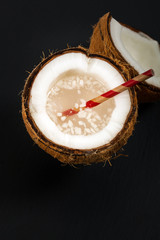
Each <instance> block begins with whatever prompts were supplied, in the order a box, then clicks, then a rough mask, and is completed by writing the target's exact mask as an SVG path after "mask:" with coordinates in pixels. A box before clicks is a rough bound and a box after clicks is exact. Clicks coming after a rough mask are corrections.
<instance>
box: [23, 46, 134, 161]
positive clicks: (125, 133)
mask: <svg viewBox="0 0 160 240" xmlns="http://www.w3.org/2000/svg"><path fill="white" fill-rule="evenodd" d="M70 52H81V53H83V54H86V55H87V56H89V57H93V58H95V57H96V58H99V59H102V60H104V61H107V62H108V63H110V64H111V65H112V66H113V67H115V68H116V69H117V70H118V71H119V72H120V74H121V75H122V77H123V79H124V81H126V79H127V73H126V72H123V73H121V68H120V66H119V65H117V64H116V63H115V62H114V61H113V60H110V59H108V58H106V57H102V56H99V55H96V54H89V53H88V51H87V50H85V49H84V48H81V47H78V48H70V49H65V50H62V51H58V52H56V53H54V54H51V55H50V56H49V57H47V58H46V59H43V60H42V62H41V63H39V65H38V66H36V67H35V69H34V70H33V71H32V72H31V73H30V74H29V76H28V78H27V80H26V82H25V86H24V90H23V93H22V117H23V120H24V123H25V126H26V129H27V131H28V133H29V135H30V136H31V138H32V139H33V140H34V142H35V143H36V144H38V146H39V147H40V148H42V149H43V150H44V151H46V152H47V153H49V154H50V155H51V156H53V157H54V158H57V159H58V160H59V161H61V162H63V163H68V164H71V165H72V164H86V165H88V164H91V163H96V162H106V161H110V159H111V158H112V157H115V154H116V153H117V151H119V150H120V149H121V148H122V146H124V145H125V144H126V143H127V140H128V138H129V137H130V136H131V134H132V131H133V129H134V125H135V122H136V118H137V96H136V91H135V88H134V87H133V88H131V89H129V94H130V98H131V109H130V112H129V114H128V117H127V119H126V121H125V124H124V127H123V128H122V129H121V131H120V132H119V133H118V134H117V136H116V137H115V138H114V139H113V140H112V141H111V142H110V143H108V144H106V145H103V146H100V147H97V148H93V149H86V150H85V149H84V150H79V149H72V148H68V147H65V146H61V145H57V144H56V143H54V142H52V141H50V140H49V139H48V138H47V137H46V136H45V135H44V134H43V133H42V132H41V131H40V130H39V129H38V127H37V125H36V123H35V122H34V119H33V118H32V116H31V114H30V110H29V101H30V91H31V88H32V84H33V82H34V79H35V77H36V76H37V74H38V73H39V71H41V69H42V68H43V67H44V66H45V65H46V64H47V63H48V62H50V61H51V60H53V59H54V58H56V57H58V56H60V55H62V54H66V53H70Z"/></svg>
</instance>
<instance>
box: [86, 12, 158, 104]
mask: <svg viewBox="0 0 160 240" xmlns="http://www.w3.org/2000/svg"><path fill="white" fill-rule="evenodd" d="M111 19H112V16H111V14H110V13H109V12H108V13H106V14H105V15H104V16H102V17H101V18H100V19H99V21H98V23H97V24H96V25H95V26H94V28H93V34H92V36H91V39H90V46H89V52H90V53H91V54H94V53H96V54H100V55H102V56H105V57H107V58H110V59H112V60H113V61H114V62H116V63H117V64H119V65H120V66H121V71H122V72H124V71H125V72H126V73H127V78H128V79H130V78H133V77H135V76H137V75H138V74H139V73H138V72H137V71H136V70H135V69H134V67H133V66H131V65H130V64H129V63H128V62H127V61H126V60H125V58H124V57H123V56H122V55H121V53H120V52H119V50H118V49H117V48H116V47H115V45H114V43H113V40H112V37H111V31H110V21H111ZM121 24H122V23H121ZM122 25H124V26H125V27H128V28H129V29H131V30H132V31H135V32H142V31H139V30H137V29H135V28H133V27H130V26H128V25H126V24H122ZM136 91H137V96H138V102H139V103H143V102H153V101H157V100H160V88H158V87H155V86H153V85H151V84H149V83H147V82H143V83H140V84H138V85H137V86H136Z"/></svg>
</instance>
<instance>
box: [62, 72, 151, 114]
mask: <svg viewBox="0 0 160 240" xmlns="http://www.w3.org/2000/svg"><path fill="white" fill-rule="evenodd" d="M153 75H154V71H153V70H152V69H150V70H148V71H146V72H144V73H142V74H140V75H138V76H136V77H134V78H132V79H130V80H128V81H127V82H125V83H123V84H121V85H119V86H118V87H116V88H114V89H112V90H110V91H108V92H106V93H103V94H102V95H100V96H98V97H96V98H93V99H91V100H89V101H87V102H86V105H85V106H84V107H79V108H70V109H68V110H65V111H63V112H62V115H63V116H72V115H74V114H77V113H78V112H79V111H81V110H84V109H85V108H93V107H96V106H98V105H99V104H101V103H102V102H104V101H106V100H108V99H110V98H112V97H114V96H116V95H118V94H119V93H121V92H123V91H125V90H127V89H128V88H129V87H133V86H134V85H136V84H138V83H140V82H143V81H145V80H147V79H148V78H150V77H152V76H153Z"/></svg>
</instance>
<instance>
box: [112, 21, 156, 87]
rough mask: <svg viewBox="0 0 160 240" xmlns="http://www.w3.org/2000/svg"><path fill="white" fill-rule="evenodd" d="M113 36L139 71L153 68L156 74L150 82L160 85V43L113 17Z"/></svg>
mask: <svg viewBox="0 0 160 240" xmlns="http://www.w3.org/2000/svg"><path fill="white" fill-rule="evenodd" d="M110 26H111V28H110V29H111V36H112V39H113V42H114V44H115V46H116V48H117V49H118V50H119V51H120V53H121V54H122V56H123V57H124V58H125V59H126V61H127V62H128V63H129V64H130V65H131V66H133V67H134V68H135V69H136V70H137V71H138V72H139V73H142V72H144V71H146V70H149V69H150V68H152V69H153V70H154V72H155V76H154V77H152V78H149V79H148V80H147V82H148V83H150V84H152V85H154V86H156V87H160V47H159V43H158V42H157V41H155V40H153V39H152V38H150V37H149V36H147V35H145V34H143V33H142V32H138V33H137V32H134V31H132V30H130V29H129V28H127V27H124V26H122V25H121V24H120V23H119V22H117V21H116V20H115V19H114V18H112V19H111V23H110Z"/></svg>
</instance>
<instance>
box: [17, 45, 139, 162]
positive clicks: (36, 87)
mask: <svg viewBox="0 0 160 240" xmlns="http://www.w3.org/2000/svg"><path fill="white" fill-rule="evenodd" d="M77 76H78V77H77ZM75 79H77V80H75ZM85 79H86V80H85ZM76 81H77V82H78V83H76ZM97 81H98V82H99V83H97ZM125 81H127V73H125V72H123V73H121V72H120V66H119V65H117V64H116V63H114V62H113V61H112V60H109V59H107V58H104V57H102V56H99V55H93V54H89V53H88V52H87V51H86V50H85V49H83V48H80V47H79V48H71V49H66V50H63V51H59V52H57V53H54V54H51V55H50V56H49V57H47V58H46V59H45V60H43V61H42V62H41V63H40V64H39V65H38V66H37V67H36V68H35V69H34V70H33V71H32V72H31V73H30V75H29V77H28V79H27V81H26V83H25V86H24V91H23V94H22V116H23V120H24V123H25V126H26V128H27V130H28V132H29V134H30V136H31V137H32V139H33V140H34V141H35V142H36V143H37V144H38V145H39V146H40V147H41V148H42V149H43V150H45V151H46V152H47V153H49V154H50V155H52V156H53V157H54V158H57V159H59V160H60V161H61V162H64V163H69V164H90V163H93V162H102V161H107V160H110V159H111V158H112V157H113V156H115V154H116V153H117V151H118V150H120V148H121V147H122V146H123V145H124V144H126V142H127V140H128V138H129V136H130V135H131V134H132V131H133V128H134V124H135V122H136V117H137V98H136V92H135V89H134V88H132V89H129V90H127V91H125V92H123V93H121V94H119V95H117V96H115V97H114V98H113V99H112V110H111V113H110V116H109V117H108V120H107V122H106V119H107V111H108V108H109V107H110V104H111V102H109V101H106V102H108V105H105V104H104V105H103V104H100V105H101V106H100V105H99V106H100V108H99V109H100V110H98V106H97V107H95V108H94V109H89V110H87V109H86V110H83V111H81V112H80V113H79V115H78V114H76V116H70V117H67V118H65V119H64V118H63V116H62V115H61V112H62V111H63V110H66V108H68V107H74V105H76V104H78V103H76V101H77V102H78V98H77V99H76V97H74V95H73V94H74V93H75V92H77V94H79V99H82V94H83V91H87V92H84V96H83V100H84V101H87V100H90V97H91V96H90V94H93V96H97V93H101V92H99V91H102V90H106V89H107V90H109V89H112V88H114V87H116V86H118V85H120V84H122V83H123V82H125ZM102 86H103V87H104V89H103V87H102ZM101 88H102V89H101ZM94 89H95V91H94ZM66 93H67V94H68V95H65V94H66ZM69 101H71V102H70V103H69V106H68V105H67V104H68V102H69ZM71 104H72V105H71ZM82 104H84V103H83V101H82ZM106 104H107V103H106ZM98 111H99V112H98ZM97 114H99V115H97ZM94 116H95V117H94ZM76 118H77V119H76ZM101 120H102V122H101ZM75 124H77V125H78V126H74V125H75ZM87 124H88V126H87V127H86V125H87ZM98 124H99V125H101V126H99V125H98ZM86 129H89V130H90V131H89V130H86ZM91 129H92V130H91Z"/></svg>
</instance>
